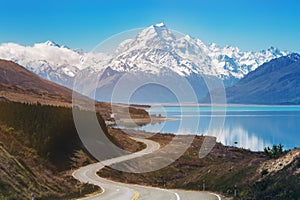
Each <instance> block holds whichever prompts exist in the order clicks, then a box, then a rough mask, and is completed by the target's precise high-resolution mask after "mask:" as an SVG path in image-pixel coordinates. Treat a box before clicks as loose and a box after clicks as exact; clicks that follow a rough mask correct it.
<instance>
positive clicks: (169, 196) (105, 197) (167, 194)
mask: <svg viewBox="0 0 300 200" xmlns="http://www.w3.org/2000/svg"><path fill="white" fill-rule="evenodd" d="M133 139H135V140H137V141H139V142H143V143H145V144H146V145H147V147H146V148H145V149H143V150H142V151H139V152H136V153H133V154H130V155H125V156H121V157H117V158H112V159H109V160H105V161H102V162H98V163H95V164H91V165H88V166H84V167H81V168H79V169H78V170H76V171H74V172H73V174H72V175H73V177H74V178H75V179H77V180H79V181H80V182H83V183H90V184H94V185H97V186H99V187H101V188H102V190H103V192H102V193H99V194H97V195H95V196H91V197H86V198H82V199H85V200H95V199H101V200H133V199H135V198H136V199H137V197H138V199H139V200H160V199H162V200H196V199H197V200H199V199H206V200H214V199H216V200H221V197H220V196H219V195H217V194H214V193H209V192H196V191H185V190H166V189H161V188H154V187H148V186H141V185H133V184H125V183H119V182H114V181H110V180H107V179H104V178H101V177H99V176H98V175H97V172H98V171H99V170H101V169H102V168H104V167H105V166H109V165H111V164H115V163H119V162H122V161H125V160H130V159H133V158H137V157H140V156H143V155H146V154H149V153H153V152H154V151H156V150H158V149H159V148H160V145H159V144H158V143H157V142H154V141H152V140H147V139H140V138H133Z"/></svg>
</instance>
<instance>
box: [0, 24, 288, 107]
mask: <svg viewBox="0 0 300 200" xmlns="http://www.w3.org/2000/svg"><path fill="white" fill-rule="evenodd" d="M287 55H289V52H288V51H282V50H279V49H277V48H274V47H270V48H269V49H266V50H262V51H259V52H250V51H242V50H240V49H239V48H237V47H233V46H225V47H219V46H218V45H216V44H214V43H212V44H209V45H207V44H205V43H204V42H202V41H201V40H200V39H197V38H193V37H191V36H189V35H181V34H178V33H176V32H174V31H171V30H169V29H168V28H167V27H166V26H165V25H164V24H163V23H159V24H156V25H152V26H150V27H147V28H145V29H142V30H141V31H140V32H139V33H138V34H137V35H136V36H135V37H133V38H131V39H127V40H124V41H123V42H121V43H120V44H119V45H118V46H117V48H116V49H115V51H114V52H113V53H109V52H96V51H93V52H84V51H83V50H80V49H75V50H74V49H70V48H68V47H67V46H60V45H58V44H56V43H55V42H51V41H47V42H45V43H38V44H34V45H33V46H22V45H19V44H15V43H5V44H2V45H0V58H2V59H6V60H11V61H14V62H16V63H18V64H20V65H22V66H24V67H25V68H27V69H28V70H30V71H32V72H34V73H36V74H38V75H39V76H41V77H43V78H45V79H48V80H51V81H53V82H56V83H59V84H61V85H63V86H66V87H69V88H73V84H74V80H75V79H76V80H78V79H80V81H82V82H84V81H85V80H87V81H88V80H90V79H91V77H95V76H96V75H99V73H101V74H102V75H101V79H100V81H99V84H98V86H97V92H96V96H95V98H96V99H98V100H101V101H111V97H112V93H113V90H114V88H115V87H116V85H117V84H118V83H119V81H120V80H121V79H122V80H123V81H124V82H127V83H132V84H133V85H134V84H137V83H136V82H135V80H155V81H156V82H158V83H161V82H164V81H165V80H166V79H168V80H169V82H171V83H174V84H176V80H177V78H178V77H183V78H185V79H186V80H187V81H188V83H189V84H190V85H191V87H192V88H193V90H194V91H195V92H196V96H197V98H198V100H200V99H202V98H204V97H205V96H206V94H207V92H208V88H207V84H209V85H210V87H211V88H210V89H217V88H218V87H219V83H218V82H219V81H220V80H221V81H222V83H224V85H225V87H231V86H233V85H235V84H236V83H237V82H238V81H239V80H241V79H243V78H244V77H245V76H247V74H249V73H250V72H252V71H255V70H256V69H258V68H260V67H259V66H261V65H263V64H264V63H267V62H269V61H271V60H273V59H276V58H280V57H284V56H287ZM172 77H173V79H172ZM176 77H177V78H176ZM124 79H126V80H124ZM208 82H209V83H208ZM139 83H140V82H139ZM75 89H77V88H75ZM138 90H139V92H135V95H133V97H132V98H131V101H132V102H174V101H176V95H174V94H172V91H169V90H168V88H165V87H164V86H161V85H159V84H148V85H146V86H143V87H141V88H139V89H138ZM182 92H184V91H182ZM149 93H150V95H149ZM153 93H154V94H156V95H155V96H153V95H151V94H153ZM117 101H119V102H124V101H125V100H124V99H118V100H117ZM232 101H233V102H236V101H238V100H236V101H235V100H232ZM125 102H126V101H125Z"/></svg>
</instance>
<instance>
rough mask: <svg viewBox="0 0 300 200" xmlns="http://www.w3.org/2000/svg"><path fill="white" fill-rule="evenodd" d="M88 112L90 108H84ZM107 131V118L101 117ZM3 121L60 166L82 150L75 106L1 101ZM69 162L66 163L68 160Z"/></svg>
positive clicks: (1, 117) (1, 118) (64, 165)
mask: <svg viewBox="0 0 300 200" xmlns="http://www.w3.org/2000/svg"><path fill="white" fill-rule="evenodd" d="M82 112H84V113H83V114H86V113H87V112H88V111H82ZM98 119H99V122H100V125H101V126H102V127H103V130H106V127H105V122H104V120H103V119H102V118H101V117H100V116H98ZM0 123H2V124H5V125H6V126H7V127H12V128H14V130H16V131H14V132H17V133H18V134H17V135H15V137H17V138H19V139H20V140H22V142H23V143H24V144H26V145H28V146H30V147H32V148H34V149H36V150H37V151H38V153H39V154H40V155H41V156H43V157H45V158H47V159H50V161H52V162H53V163H54V164H57V165H58V166H61V167H69V166H66V163H67V162H68V161H69V159H70V158H71V157H72V156H73V154H74V152H76V151H77V150H80V149H83V148H84V147H83V145H82V143H81V141H80V138H79V136H78V134H77V131H76V127H75V124H74V121H73V115H72V109H71V108H66V107H56V106H49V105H41V104H39V103H37V104H25V103H13V102H0ZM66 161H67V162H66Z"/></svg>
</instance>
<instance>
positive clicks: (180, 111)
mask: <svg viewBox="0 0 300 200" xmlns="http://www.w3.org/2000/svg"><path fill="white" fill-rule="evenodd" d="M148 112H149V113H150V114H156V115H159V114H160V115H162V116H166V117H168V118H175V119H177V120H172V121H166V122H162V123H160V124H149V125H146V126H143V127H139V128H138V129H140V130H145V131H149V132H161V133H175V134H191V133H192V134H198V135H202V134H203V135H210V136H216V138H217V141H218V142H221V143H223V144H225V145H232V146H239V147H243V148H246V149H251V150H253V151H258V150H263V148H264V147H265V146H271V145H273V144H279V143H281V144H283V145H284V148H285V149H291V148H294V147H299V146H300V137H299V132H300V107H299V106H227V107H214V108H211V107H174V106H173V107H156V106H153V107H151V108H150V109H149V110H148Z"/></svg>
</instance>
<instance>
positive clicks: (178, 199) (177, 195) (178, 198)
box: [174, 192, 180, 200]
mask: <svg viewBox="0 0 300 200" xmlns="http://www.w3.org/2000/svg"><path fill="white" fill-rule="evenodd" d="M174 194H175V196H176V198H177V200H180V196H179V194H177V193H176V192H174Z"/></svg>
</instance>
